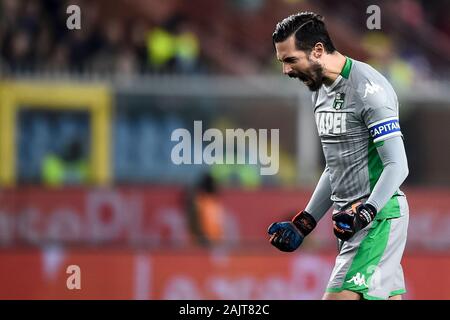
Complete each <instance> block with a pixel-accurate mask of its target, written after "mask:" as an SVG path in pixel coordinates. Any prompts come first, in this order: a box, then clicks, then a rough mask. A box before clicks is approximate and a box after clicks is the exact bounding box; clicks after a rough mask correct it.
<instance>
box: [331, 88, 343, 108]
mask: <svg viewBox="0 0 450 320" xmlns="http://www.w3.org/2000/svg"><path fill="white" fill-rule="evenodd" d="M344 99H345V93H343V92H337V93H336V97H335V98H334V102H333V108H335V109H336V110H339V109H341V108H342V106H343V105H344Z"/></svg>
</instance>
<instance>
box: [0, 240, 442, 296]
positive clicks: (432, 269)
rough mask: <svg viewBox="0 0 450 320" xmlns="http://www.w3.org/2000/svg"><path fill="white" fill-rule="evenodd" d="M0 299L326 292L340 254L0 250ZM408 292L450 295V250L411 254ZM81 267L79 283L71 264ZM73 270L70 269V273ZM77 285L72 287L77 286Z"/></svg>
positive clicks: (406, 266)
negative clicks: (446, 253) (447, 253)
mask: <svg viewBox="0 0 450 320" xmlns="http://www.w3.org/2000/svg"><path fill="white" fill-rule="evenodd" d="M0 260H1V264H0V283H1V284H2V285H1V286H0V299H239V300H240V299H242V300H247V299H250V300H253V299H264V300H265V299H285V300H296V299H320V298H321V297H322V294H323V291H324V288H325V286H326V283H327V281H328V278H329V276H330V272H331V269H332V267H333V264H334V254H333V253H312V252H310V251H306V250H300V251H298V252H296V253H291V254H283V253H277V252H272V253H257V252H253V251H247V250H246V251H239V252H226V251H221V252H220V251H183V250H181V251H180V250H174V249H172V250H169V251H166V252H163V251H154V252H152V251H150V252H146V251H138V250H133V251H132V250H105V249H103V250H98V249H96V250H79V249H78V250H65V249H62V248H57V247H53V248H47V249H45V250H40V251H38V250H25V251H14V252H9V251H2V252H0ZM402 264H403V268H404V271H405V279H406V284H407V290H408V293H407V294H406V295H405V298H406V299H450V274H449V273H448V270H449V269H450V257H449V256H442V255H406V256H405V257H404V259H403V262H402ZM73 265H75V266H78V267H79V274H78V275H79V289H77V288H73V287H71V286H70V285H69V286H68V282H69V284H70V283H71V279H72V278H71V277H73V276H74V275H75V273H73V272H70V269H68V268H69V267H70V266H73ZM68 270H69V272H68ZM70 288H72V289H70Z"/></svg>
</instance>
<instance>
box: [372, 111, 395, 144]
mask: <svg viewBox="0 0 450 320" xmlns="http://www.w3.org/2000/svg"><path fill="white" fill-rule="evenodd" d="M369 131H370V135H371V136H372V138H373V142H378V141H380V140H384V139H386V138H388V137H392V136H397V135H401V132H400V124H399V122H398V118H396V117H392V118H387V119H384V120H381V121H377V122H375V123H372V124H371V125H370V126H369Z"/></svg>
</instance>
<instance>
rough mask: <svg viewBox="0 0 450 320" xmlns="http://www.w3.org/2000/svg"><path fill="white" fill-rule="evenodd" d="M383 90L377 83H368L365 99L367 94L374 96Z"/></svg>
mask: <svg viewBox="0 0 450 320" xmlns="http://www.w3.org/2000/svg"><path fill="white" fill-rule="evenodd" d="M381 89H383V88H382V87H380V86H379V85H378V84H376V83H366V90H364V97H363V98H365V97H367V94H374V93H376V92H378V91H380V90H381Z"/></svg>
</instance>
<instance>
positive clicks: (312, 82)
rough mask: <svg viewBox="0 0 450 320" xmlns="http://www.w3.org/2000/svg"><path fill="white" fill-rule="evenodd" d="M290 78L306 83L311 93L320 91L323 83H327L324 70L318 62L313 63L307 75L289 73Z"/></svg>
mask: <svg viewBox="0 0 450 320" xmlns="http://www.w3.org/2000/svg"><path fill="white" fill-rule="evenodd" d="M288 76H289V77H291V78H297V79H298V80H299V81H300V82H302V83H304V84H305V85H306V86H307V87H308V88H309V90H311V91H317V90H319V89H320V87H321V86H322V84H323V82H324V81H325V78H324V76H323V68H322V66H321V65H320V64H319V63H317V62H313V63H311V68H310V70H308V72H307V73H303V72H296V71H293V72H290V73H288Z"/></svg>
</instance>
